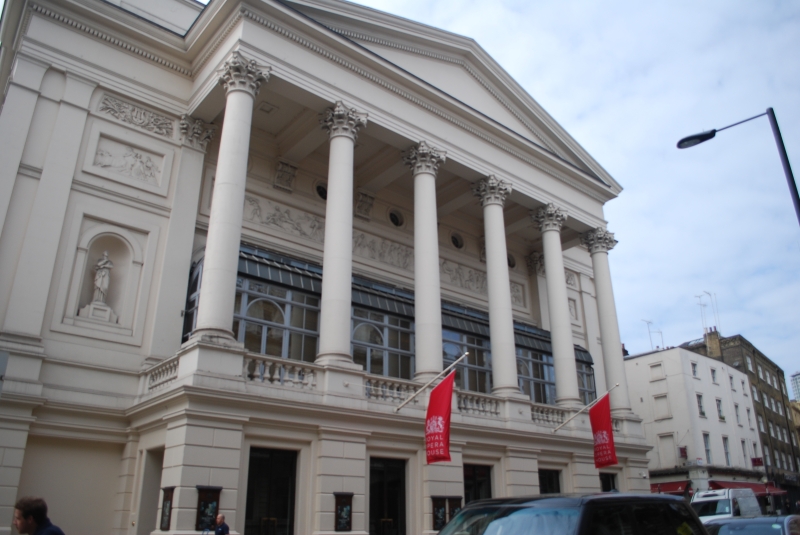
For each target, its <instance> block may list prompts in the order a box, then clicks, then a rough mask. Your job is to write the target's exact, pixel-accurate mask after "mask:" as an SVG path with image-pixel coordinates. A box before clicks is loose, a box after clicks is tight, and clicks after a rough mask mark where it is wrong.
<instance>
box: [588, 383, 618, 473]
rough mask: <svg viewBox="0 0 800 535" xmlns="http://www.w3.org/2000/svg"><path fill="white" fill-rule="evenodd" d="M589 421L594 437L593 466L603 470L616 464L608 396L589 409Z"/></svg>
mask: <svg viewBox="0 0 800 535" xmlns="http://www.w3.org/2000/svg"><path fill="white" fill-rule="evenodd" d="M589 421H591V422H592V435H594V466H595V467H596V468H603V467H604V466H611V465H614V464H617V452H616V449H615V448H614V431H613V430H612V428H611V405H610V403H609V400H608V394H606V395H605V396H603V397H602V398H600V400H599V401H598V402H597V403H595V404H594V406H593V407H592V408H591V409H589Z"/></svg>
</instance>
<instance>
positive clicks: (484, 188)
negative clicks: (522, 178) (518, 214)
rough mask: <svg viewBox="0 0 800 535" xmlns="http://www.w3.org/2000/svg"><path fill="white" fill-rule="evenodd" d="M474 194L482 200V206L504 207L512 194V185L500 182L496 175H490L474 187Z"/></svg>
mask: <svg viewBox="0 0 800 535" xmlns="http://www.w3.org/2000/svg"><path fill="white" fill-rule="evenodd" d="M472 193H474V194H475V196H476V197H479V198H480V199H481V206H486V205H487V204H499V205H500V206H503V205H504V204H505V202H506V197H508V195H509V194H510V193H511V184H509V183H508V182H506V181H504V180H500V179H499V178H497V177H495V176H494V175H489V176H487V177H486V178H483V179H481V180H479V181H478V182H476V183H475V184H474V185H473V186H472Z"/></svg>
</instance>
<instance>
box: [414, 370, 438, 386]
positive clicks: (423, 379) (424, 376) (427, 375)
mask: <svg viewBox="0 0 800 535" xmlns="http://www.w3.org/2000/svg"><path fill="white" fill-rule="evenodd" d="M439 373H440V372H419V373H415V374H414V382H417V383H420V384H423V385H424V384H425V383H427V382H428V381H430V380H431V379H433V378H434V377H436V376H437V375H439Z"/></svg>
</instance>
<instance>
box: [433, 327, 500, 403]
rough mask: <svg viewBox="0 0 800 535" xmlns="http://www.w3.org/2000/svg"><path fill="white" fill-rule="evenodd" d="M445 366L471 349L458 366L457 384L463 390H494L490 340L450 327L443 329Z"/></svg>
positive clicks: (484, 391) (486, 391)
mask: <svg viewBox="0 0 800 535" xmlns="http://www.w3.org/2000/svg"><path fill="white" fill-rule="evenodd" d="M442 338H443V340H444V344H443V351H444V355H443V358H444V366H445V367H447V366H449V365H450V364H452V363H453V362H454V361H455V360H456V359H458V357H460V356H461V355H463V354H464V352H465V351H469V356H468V357H467V358H466V359H465V360H462V361H461V363H460V364H459V365H458V366H456V385H457V386H458V388H460V389H462V390H469V391H472V392H483V393H489V392H491V391H492V353H491V351H490V345H489V340H488V339H487V338H481V337H478V336H475V335H472V334H466V333H460V332H457V331H451V330H449V329H443V330H442Z"/></svg>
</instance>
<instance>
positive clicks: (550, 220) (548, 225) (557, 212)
mask: <svg viewBox="0 0 800 535" xmlns="http://www.w3.org/2000/svg"><path fill="white" fill-rule="evenodd" d="M531 218H532V219H533V220H534V222H536V224H537V225H539V230H540V231H541V232H544V231H545V230H556V231H558V232H561V227H562V226H563V225H564V221H566V220H567V213H566V212H565V211H564V210H562V209H560V208H558V207H556V205H555V204H553V203H547V205H545V206H542V207H541V208H539V209H538V210H536V211H535V212H534V211H533V210H531Z"/></svg>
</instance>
